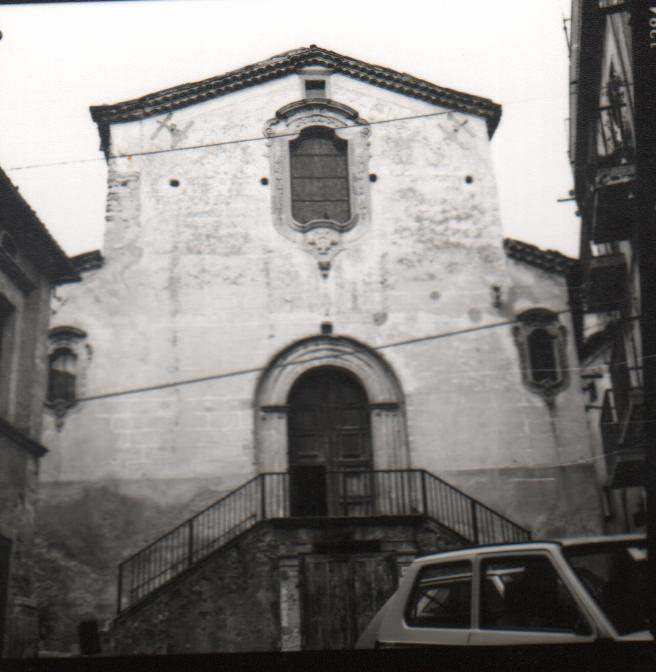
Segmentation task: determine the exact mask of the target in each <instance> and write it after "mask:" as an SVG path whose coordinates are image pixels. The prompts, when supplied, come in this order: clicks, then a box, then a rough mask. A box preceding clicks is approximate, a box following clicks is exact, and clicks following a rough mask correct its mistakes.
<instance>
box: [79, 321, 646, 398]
mask: <svg viewBox="0 0 656 672" xmlns="http://www.w3.org/2000/svg"><path fill="white" fill-rule="evenodd" d="M568 312H570V310H569V309H566V310H561V311H558V313H557V314H559V315H560V314H563V313H568ZM518 323H519V320H505V321H502V322H493V323H490V324H485V325H479V326H476V327H469V328H466V329H457V330H453V331H446V332H441V333H438V334H431V335H428V336H421V337H418V338H410V339H405V340H402V341H394V342H392V343H385V344H383V345H377V346H376V345H374V346H371V347H367V348H365V347H362V348H358V347H355V346H353V349H352V350H350V351H349V352H344V353H336V354H330V355H319V356H315V357H308V358H305V359H299V360H295V361H293V362H286V363H282V364H273V365H270V366H257V367H251V368H246V369H238V370H235V371H228V372H224V373H216V374H210V375H207V376H199V377H196V378H189V379H184V380H178V381H172V382H168V383H159V384H157V385H147V386H143V387H137V388H130V389H125V390H117V391H115V392H105V393H101V394H94V395H88V396H85V397H80V398H78V399H76V400H75V401H76V403H77V402H79V403H82V402H89V401H97V400H100V399H109V398H113V397H119V396H127V395H130V394H140V393H144V392H154V391H158V390H164V389H170V388H174V387H183V386H186V385H194V384H197V383H204V382H209V381H214V380H223V379H226V378H235V377H238V376H245V375H251V374H255V373H263V372H264V371H268V370H273V369H277V368H287V367H290V366H297V365H300V364H307V363H314V362H321V361H326V360H330V361H334V360H337V359H342V358H345V357H350V356H352V355H357V354H360V353H365V352H369V351H371V350H374V351H379V350H386V349H390V348H396V347H403V346H407V345H413V344H417V343H426V342H430V341H436V340H439V339H442V338H448V337H451V336H461V335H465V334H469V333H475V332H478V331H484V330H487V329H494V328H498V327H504V326H510V325H512V324H518ZM651 357H656V355H648V356H646V357H643V358H641V361H644V360H646V359H648V358H651ZM620 363H621V362H620ZM620 363H618V364H620ZM625 363H626V364H628V363H629V362H628V360H627V362H625ZM603 366H606V367H607V366H608V365H603ZM589 368H590V367H565V368H562V369H559V370H560V371H581V370H586V369H589ZM525 371H528V369H521V368H520V369H495V370H489V371H480V370H477V371H450V372H449V371H438V372H436V373H437V375H440V376H441V377H444V376H447V375H452V376H455V375H457V376H462V375H472V376H480V375H491V374H493V375H500V374H512V373H523V372H525Z"/></svg>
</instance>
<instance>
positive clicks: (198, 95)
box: [90, 46, 501, 153]
mask: <svg viewBox="0 0 656 672" xmlns="http://www.w3.org/2000/svg"><path fill="white" fill-rule="evenodd" d="M311 65H320V66H323V67H327V68H330V69H331V70H333V71H334V72H337V73H340V74H343V75H347V76H350V77H353V78H354V79H359V80H361V81H365V82H368V83H370V84H373V85H375V86H379V87H381V88H384V89H388V90H391V91H395V92H396V93H401V94H404V95H408V96H411V97H414V98H418V99H420V100H425V101H427V102H430V103H433V104H437V105H441V106H444V107H447V108H449V109H453V110H454V111H457V112H464V113H466V114H474V115H477V116H480V117H483V118H484V119H485V120H486V122H487V127H488V134H489V136H490V137H492V135H493V134H494V131H495V130H496V128H497V126H498V125H499V121H500V119H501V106H500V105H498V104H497V103H494V102H493V101H491V100H489V99H488V98H482V97H479V96H474V95H471V94H467V93H463V92H460V91H456V90H454V89H447V88H444V87H439V86H436V85H435V84H431V83H430V82H427V81H425V80H421V79H418V78H416V77H412V76H411V75H408V74H405V73H401V72H397V71H395V70H391V69H390V68H386V67H384V66H378V65H372V64H370V63H366V62H364V61H359V60H357V59H353V58H349V57H345V56H342V55H341V54H338V53H336V52H331V51H328V50H326V49H321V48H319V47H314V46H313V47H310V48H302V49H297V50H293V51H290V52H286V53H284V54H279V55H277V56H273V57H272V58H270V59H267V60H265V61H260V62H258V63H254V64H252V65H247V66H245V67H243V68H239V69H238V70H233V71H231V72H228V73H226V74H224V75H220V76H218V77H211V78H209V79H205V80H201V81H199V82H192V83H188V84H182V85H180V86H175V87H172V88H168V89H164V90H162V91H158V92H155V93H151V94H148V95H146V96H142V97H140V98H134V99H131V100H126V101H123V102H119V103H115V104H112V105H94V106H92V107H90V112H91V118H92V119H93V120H94V121H95V122H96V123H97V124H98V127H99V130H100V134H101V145H102V148H103V150H104V151H105V152H106V153H107V151H108V142H109V139H108V126H109V124H111V123H121V122H129V121H137V120H141V119H146V118H149V117H152V116H156V115H158V114H162V113H165V112H170V111H174V110H176V109H181V108H183V107H187V106H189V105H194V104H196V103H200V102H204V101H206V100H210V99H212V98H218V97H219V96H223V95H226V94H228V93H233V92H235V91H238V90H241V89H245V88H248V87H251V86H257V85H259V84H262V83H264V82H266V81H270V80H272V79H277V78H279V77H284V76H286V75H290V74H294V73H296V72H298V70H299V69H300V68H303V67H307V66H311Z"/></svg>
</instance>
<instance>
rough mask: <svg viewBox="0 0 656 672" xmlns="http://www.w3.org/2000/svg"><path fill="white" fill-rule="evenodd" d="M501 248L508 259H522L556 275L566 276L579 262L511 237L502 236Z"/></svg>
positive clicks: (554, 251)
mask: <svg viewBox="0 0 656 672" xmlns="http://www.w3.org/2000/svg"><path fill="white" fill-rule="evenodd" d="M503 249H504V250H505V252H506V256H508V257H509V258H510V259H514V260H515V261H522V262H524V263H525V264H529V265H530V266H535V267H536V268H540V269H542V270H543V271H548V272H549V273H557V274H558V275H564V276H567V275H568V274H569V273H570V271H572V270H573V269H574V268H576V267H577V266H578V263H579V262H578V261H577V260H576V259H572V258H571V257H567V256H565V255H564V254H561V253H560V252H557V251H556V250H546V251H545V250H541V249H540V248H539V247H536V246H535V245H530V244H529V243H523V242H521V241H520V240H514V239H512V238H504V241H503Z"/></svg>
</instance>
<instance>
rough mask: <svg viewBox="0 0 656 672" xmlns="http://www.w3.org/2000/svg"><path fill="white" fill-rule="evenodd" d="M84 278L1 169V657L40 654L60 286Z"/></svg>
mask: <svg viewBox="0 0 656 672" xmlns="http://www.w3.org/2000/svg"><path fill="white" fill-rule="evenodd" d="M76 280H79V276H78V274H77V272H76V270H75V269H74V268H73V266H72V265H71V263H70V262H69V260H68V258H67V257H66V255H65V254H64V253H63V252H62V250H61V249H60V248H59V247H58V245H57V243H56V242H55V241H54V240H53V239H52V238H51V237H50V234H49V233H48V231H47V230H46V228H45V227H44V226H43V224H42V223H41V222H40V221H39V218H38V217H37V216H36V214H35V213H34V212H33V211H32V210H31V209H30V207H29V205H28V204H27V203H26V202H25V200H24V199H23V198H22V196H21V195H20V194H19V192H18V189H17V188H16V187H15V186H14V185H13V184H12V183H11V181H10V180H9V178H8V177H7V175H6V174H5V173H4V172H3V171H1V170H0V657H23V656H30V655H36V651H37V639H38V632H37V621H38V618H37V604H36V601H35V599H34V592H33V585H32V549H33V537H34V511H35V506H36V497H37V480H38V471H39V461H40V459H41V458H42V457H43V456H44V455H45V454H46V452H47V451H46V449H45V448H44V447H43V445H42V444H41V443H40V437H41V425H42V417H43V404H44V401H45V396H46V386H47V377H48V352H47V349H48V345H47V340H48V323H49V320H50V298H51V293H52V290H53V288H54V287H56V286H58V285H60V284H62V283H67V282H72V281H76Z"/></svg>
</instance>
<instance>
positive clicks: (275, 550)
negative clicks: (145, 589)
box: [106, 517, 463, 655]
mask: <svg viewBox="0 0 656 672" xmlns="http://www.w3.org/2000/svg"><path fill="white" fill-rule="evenodd" d="M367 542H369V543H371V542H374V543H376V544H378V545H379V551H377V552H378V553H392V554H393V556H394V558H395V561H396V563H398V566H399V569H401V568H403V567H405V566H406V565H407V564H409V563H410V562H411V561H412V559H414V557H416V556H417V555H418V554H426V553H431V552H436V551H442V550H450V549H454V548H457V547H459V546H461V545H462V544H463V541H462V539H460V538H459V537H457V536H456V535H454V534H451V533H449V532H447V531H446V530H444V529H442V528H440V527H439V526H438V525H436V524H435V523H433V522H431V521H429V520H428V519H426V518H423V517H416V519H415V520H412V521H409V520H408V519H403V520H402V519H398V520H387V521H385V520H382V519H378V520H377V519H370V520H360V521H358V522H355V521H334V520H333V521H323V522H319V521H317V520H316V519H315V520H314V521H307V522H305V523H301V522H300V521H298V520H295V521H291V520H289V521H284V520H277V521H275V520H274V521H271V522H267V523H260V524H258V525H257V526H256V527H255V528H253V529H252V530H250V531H248V532H246V533H245V534H243V535H242V536H241V537H239V538H238V539H237V540H235V541H233V542H231V543H230V544H228V545H227V546H226V547H224V548H223V549H220V550H219V551H217V552H216V553H214V554H213V555H212V556H210V557H209V558H208V559H206V560H205V561H203V562H202V563H201V564H199V565H197V566H196V567H195V568H193V569H192V570H190V571H187V572H185V573H184V574H182V575H180V576H179V577H177V578H176V579H174V580H173V581H171V582H170V583H169V584H166V585H165V586H163V587H161V588H160V589H159V590H158V591H156V592H155V593H153V594H152V595H151V596H150V597H147V598H145V599H144V600H143V601H142V602H141V603H139V604H137V605H135V606H134V607H132V608H131V609H129V610H127V611H125V612H124V613H122V614H121V615H120V616H119V617H118V618H117V619H116V620H115V621H114V623H113V624H112V627H111V629H110V631H109V633H108V634H107V637H106V639H107V640H108V642H109V646H110V647H111V652H112V653H114V654H116V655H133V654H164V653H209V652H221V653H227V652H239V651H241V652H247V651H276V650H294V649H300V648H302V640H303V633H302V632H301V630H302V629H303V624H302V616H301V612H302V609H303V607H302V602H303V599H302V598H303V590H304V587H303V580H304V578H303V572H302V559H301V558H302V557H303V556H304V555H307V554H310V555H311V554H312V553H317V552H319V553H321V552H323V553H325V552H327V549H332V553H333V554H337V555H338V556H339V555H341V556H343V555H344V554H345V553H346V554H347V555H348V554H351V555H353V554H357V550H355V551H354V550H353V549H355V548H357V545H358V544H361V545H362V544H363V543H367ZM349 546H350V548H351V549H352V550H351V551H348V550H347V548H348V547H349ZM371 616H373V613H372V614H371Z"/></svg>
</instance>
